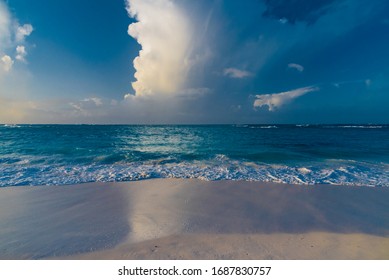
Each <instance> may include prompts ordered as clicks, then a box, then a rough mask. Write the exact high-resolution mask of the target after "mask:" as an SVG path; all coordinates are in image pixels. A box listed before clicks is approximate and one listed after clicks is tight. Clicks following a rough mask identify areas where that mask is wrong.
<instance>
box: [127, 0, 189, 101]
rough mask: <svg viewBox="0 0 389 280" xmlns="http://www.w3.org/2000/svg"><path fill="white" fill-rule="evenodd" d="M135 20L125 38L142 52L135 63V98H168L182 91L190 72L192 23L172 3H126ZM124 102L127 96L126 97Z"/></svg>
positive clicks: (162, 0) (130, 0) (129, 0)
mask: <svg viewBox="0 0 389 280" xmlns="http://www.w3.org/2000/svg"><path fill="white" fill-rule="evenodd" d="M126 3H127V11H128V14H129V15H130V16H131V17H132V18H135V19H136V20H137V22H136V23H133V24H130V25H129V27H128V34H129V35H130V36H131V37H133V38H134V39H136V40H137V42H138V43H139V44H140V45H141V47H142V49H141V50H140V52H139V55H138V56H137V57H136V58H135V60H134V68H135V70H136V73H135V79H136V81H135V82H133V83H132V87H133V89H134V90H135V95H136V96H155V95H159V96H171V95H174V94H176V93H177V92H178V91H180V90H181V89H183V88H184V87H185V81H186V77H187V74H188V71H189V68H190V60H189V58H190V48H191V33H192V32H191V22H190V21H189V18H188V16H186V15H185V14H184V12H183V11H182V10H181V9H180V7H179V6H177V4H176V2H175V1H172V0H126ZM127 98H129V96H128V95H127Z"/></svg>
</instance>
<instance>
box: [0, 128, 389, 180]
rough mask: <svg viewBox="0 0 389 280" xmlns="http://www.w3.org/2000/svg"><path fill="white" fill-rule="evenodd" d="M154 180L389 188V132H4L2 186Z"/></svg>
mask: <svg viewBox="0 0 389 280" xmlns="http://www.w3.org/2000/svg"><path fill="white" fill-rule="evenodd" d="M151 178H197V179H201V180H245V181H261V182H277V183H288V184H304V185H315V184H333V185H350V186H372V187H389V125H204V126H201V125H193V126H192V125H0V187H8V186H41V185H68V184H79V183H86V182H114V181H134V180H144V179H151Z"/></svg>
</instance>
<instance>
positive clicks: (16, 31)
mask: <svg viewBox="0 0 389 280" xmlns="http://www.w3.org/2000/svg"><path fill="white" fill-rule="evenodd" d="M32 31H33V27H32V25H31V24H24V25H23V26H20V25H19V24H18V21H17V20H16V19H15V18H13V17H12V15H11V13H10V12H9V9H8V7H7V5H6V3H5V2H3V1H1V0H0V70H1V72H3V73H4V72H10V71H11V70H12V67H13V65H14V60H15V59H16V60H17V61H22V62H25V61H26V60H25V57H26V55H27V51H26V48H25V46H24V45H18V43H22V42H24V39H25V37H26V36H29V35H30V34H31V32H32ZM15 48H16V55H15V57H14V58H13V57H11V53H13V52H14V50H15ZM0 74H1V73H0Z"/></svg>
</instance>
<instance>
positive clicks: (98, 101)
mask: <svg viewBox="0 0 389 280" xmlns="http://www.w3.org/2000/svg"><path fill="white" fill-rule="evenodd" d="M82 101H83V102H93V103H94V104H95V105H96V106H97V107H99V106H101V105H103V101H102V100H101V98H97V97H91V98H85V99H84V100H82Z"/></svg>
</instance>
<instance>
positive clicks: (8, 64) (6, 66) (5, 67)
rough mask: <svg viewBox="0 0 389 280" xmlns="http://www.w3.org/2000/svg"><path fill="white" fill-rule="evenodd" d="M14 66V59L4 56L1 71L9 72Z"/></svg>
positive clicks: (0, 61) (0, 62) (0, 63)
mask: <svg viewBox="0 0 389 280" xmlns="http://www.w3.org/2000/svg"><path fill="white" fill-rule="evenodd" d="M13 64H14V61H13V60H12V58H11V57H10V56H8V55H4V56H3V57H2V58H1V60H0V66H1V68H0V69H1V70H2V71H4V72H9V71H10V70H11V68H12V65H13Z"/></svg>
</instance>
